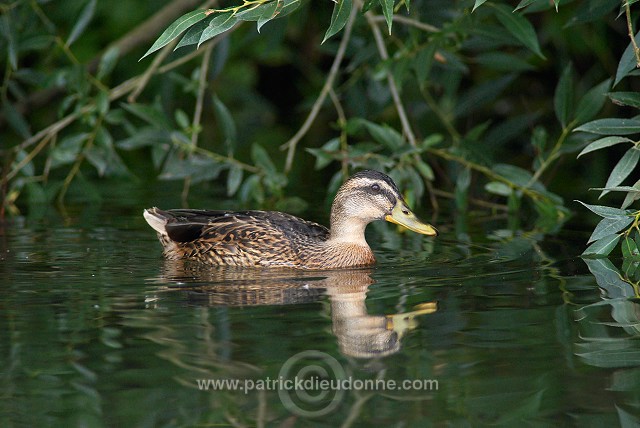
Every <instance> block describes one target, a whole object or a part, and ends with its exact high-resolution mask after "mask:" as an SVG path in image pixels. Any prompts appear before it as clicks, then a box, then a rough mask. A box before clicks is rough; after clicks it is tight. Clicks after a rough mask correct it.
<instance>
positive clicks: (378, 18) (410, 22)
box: [373, 14, 441, 33]
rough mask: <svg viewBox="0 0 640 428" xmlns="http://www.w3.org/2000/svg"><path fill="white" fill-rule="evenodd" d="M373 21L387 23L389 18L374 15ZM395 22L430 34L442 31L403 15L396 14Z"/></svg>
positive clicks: (394, 16)
mask: <svg viewBox="0 0 640 428" xmlns="http://www.w3.org/2000/svg"><path fill="white" fill-rule="evenodd" d="M373 19H374V20H375V22H387V18H385V17H384V16H380V15H374V16H373ZM393 21H394V22H398V23H400V24H404V25H408V26H410V27H415V28H418V29H420V30H422V31H426V32H428V33H439V32H440V31H441V30H440V29H439V28H438V27H434V26H433V25H429V24H425V23H424V22H420V21H416V20H415V19H411V18H407V17H406V16H402V15H396V14H394V15H393Z"/></svg>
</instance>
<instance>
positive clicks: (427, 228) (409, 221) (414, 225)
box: [384, 201, 438, 236]
mask: <svg viewBox="0 0 640 428" xmlns="http://www.w3.org/2000/svg"><path fill="white" fill-rule="evenodd" d="M384 219H385V220H387V221H388V222H391V223H395V224H399V225H400V226H404V227H406V228H407V229H409V230H412V231H414V232H417V233H422V234H423V235H429V236H438V231H437V230H436V228H435V227H433V226H431V225H430V224H428V223H423V222H421V221H420V219H418V217H416V215H415V214H414V213H413V212H412V211H411V210H410V209H409V208H408V207H407V206H406V205H405V204H403V203H402V202H400V201H398V203H397V204H396V206H395V207H393V210H392V211H391V214H387V215H386V216H385V217H384Z"/></svg>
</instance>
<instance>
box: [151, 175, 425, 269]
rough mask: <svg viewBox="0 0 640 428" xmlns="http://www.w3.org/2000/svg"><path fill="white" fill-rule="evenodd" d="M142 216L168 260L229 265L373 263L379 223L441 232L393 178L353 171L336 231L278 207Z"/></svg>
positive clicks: (334, 215) (339, 203)
mask: <svg viewBox="0 0 640 428" xmlns="http://www.w3.org/2000/svg"><path fill="white" fill-rule="evenodd" d="M144 217H145V219H146V220H147V222H148V223H149V225H150V226H151V227H153V228H154V229H155V230H156V231H157V232H158V238H159V239H160V242H161V243H162V246H163V248H164V255H165V257H166V258H168V259H173V260H176V259H194V260H200V261H202V262H204V263H206V264H210V265H228V266H263V267H290V268H298V269H331V268H341V267H350V266H366V265H371V264H373V263H375V257H374V255H373V252H372V251H371V248H369V245H368V244H367V242H366V241H365V238H364V229H365V227H366V225H367V224H368V223H370V222H371V221H374V220H381V219H387V220H389V221H392V222H396V223H400V224H403V225H404V223H403V221H407V220H408V222H409V223H407V227H409V228H410V229H412V230H415V231H417V232H419V233H425V234H429V235H435V234H436V233H437V232H436V231H435V229H433V228H432V227H431V226H429V225H426V224H424V223H421V222H419V221H418V220H417V219H416V218H415V216H413V214H412V213H411V211H410V210H409V209H408V208H407V207H406V204H405V203H404V200H403V199H402V196H401V195H400V193H399V191H398V189H397V187H396V186H395V184H394V183H393V181H391V179H390V178H389V177H387V176H386V175H384V174H382V173H379V172H377V171H363V172H360V173H358V174H355V175H354V176H352V177H351V178H350V179H349V180H347V181H346V182H345V183H344V184H343V185H342V187H341V188H340V190H338V194H337V195H336V198H335V200H334V203H333V205H332V207H331V230H329V229H327V228H326V227H324V226H322V225H319V224H317V223H313V222H310V221H306V220H303V219H301V218H298V217H295V216H292V215H290V214H285V213H281V212H276V211H236V212H231V211H207V210H181V209H178V210H166V211H164V210H160V209H158V208H150V209H148V210H145V212H144ZM399 217H401V218H400V220H399V219H398V218H399ZM405 217H406V218H405ZM412 226H413V227H412Z"/></svg>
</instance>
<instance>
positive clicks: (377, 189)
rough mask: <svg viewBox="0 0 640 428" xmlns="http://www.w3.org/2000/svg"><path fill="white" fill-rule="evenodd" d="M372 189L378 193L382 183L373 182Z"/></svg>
mask: <svg viewBox="0 0 640 428" xmlns="http://www.w3.org/2000/svg"><path fill="white" fill-rule="evenodd" d="M371 190H373V191H374V192H376V193H378V192H379V191H380V185H378V184H372V185H371Z"/></svg>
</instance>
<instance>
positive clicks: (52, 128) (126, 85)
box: [14, 26, 237, 151]
mask: <svg viewBox="0 0 640 428" xmlns="http://www.w3.org/2000/svg"><path fill="white" fill-rule="evenodd" d="M235 28H237V26H236V27H234V28H232V29H231V30H229V31H227V32H225V33H223V34H221V35H219V36H218V37H216V38H215V39H213V40H212V41H211V42H210V43H211V44H214V45H215V44H217V43H219V42H220V41H221V40H222V39H224V38H225V37H227V36H228V35H229V34H230V33H231V32H232V31H234V29H235ZM203 53H204V50H203V49H198V50H195V51H193V52H192V53H190V54H188V55H185V56H184V57H182V58H178V59H176V60H175V61H172V62H170V63H168V64H166V65H164V66H162V67H160V68H159V69H158V70H157V73H156V74H164V73H166V72H168V71H171V70H173V69H175V68H177V67H179V66H181V65H182V64H184V63H186V62H189V61H190V60H192V59H193V58H195V57H197V56H200V55H202V54H203ZM140 78H141V77H140V76H136V77H132V78H130V79H127V80H125V81H124V82H122V83H121V84H119V85H118V86H116V87H115V88H113V89H111V90H110V91H109V101H115V100H117V99H120V98H122V97H123V96H125V95H126V94H128V93H129V92H131V91H132V90H134V89H135V87H136V86H137V84H138V79H140ZM94 107H95V106H93V105H87V106H85V107H83V108H82V109H80V110H79V111H76V112H74V113H71V114H69V115H68V116H65V117H63V118H62V119H60V120H59V121H57V122H55V123H53V124H51V125H49V126H47V127H46V128H44V129H42V130H41V131H39V132H38V133H36V134H35V135H33V136H31V137H29V138H27V139H26V140H24V141H23V142H22V143H20V144H19V145H18V146H16V147H15V149H14V150H17V151H20V150H24V149H26V148H28V147H30V146H32V145H33V144H35V143H37V142H38V141H40V139H41V138H44V136H46V135H47V134H49V133H54V134H55V133H58V132H60V131H61V130H63V129H64V128H66V127H67V126H69V125H70V124H71V123H73V122H74V121H75V120H76V119H78V118H79V117H80V116H82V115H83V114H86V113H89V112H90V111H91V109H93V108H94Z"/></svg>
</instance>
